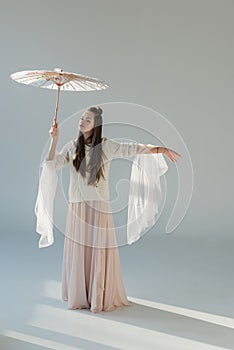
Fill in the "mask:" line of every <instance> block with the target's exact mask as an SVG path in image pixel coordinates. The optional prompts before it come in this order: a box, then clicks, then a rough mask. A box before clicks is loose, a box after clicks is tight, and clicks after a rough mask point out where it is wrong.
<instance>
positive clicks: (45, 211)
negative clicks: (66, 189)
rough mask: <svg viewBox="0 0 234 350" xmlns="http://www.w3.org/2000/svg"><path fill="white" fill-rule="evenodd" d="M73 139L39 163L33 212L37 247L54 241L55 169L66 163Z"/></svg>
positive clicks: (56, 176)
mask: <svg viewBox="0 0 234 350" xmlns="http://www.w3.org/2000/svg"><path fill="white" fill-rule="evenodd" d="M73 142H74V141H69V142H68V143H66V144H65V145H64V146H63V147H62V149H61V151H60V152H56V154H55V158H54V159H53V160H48V159H47V157H48V154H47V156H46V157H45V158H44V160H43V162H42V163H41V167H42V170H41V173H40V176H39V184H38V194H37V199H36V203H35V208H34V212H35V215H36V232H37V233H38V234H40V236H41V237H40V240H39V243H38V245H39V248H45V247H49V246H50V245H52V244H53V242H54V234H53V213H54V198H55V194H56V188H57V184H58V175H57V170H59V169H61V168H62V167H64V166H65V165H67V164H68V162H69V160H70V158H71V155H72V152H71V151H72V146H73Z"/></svg>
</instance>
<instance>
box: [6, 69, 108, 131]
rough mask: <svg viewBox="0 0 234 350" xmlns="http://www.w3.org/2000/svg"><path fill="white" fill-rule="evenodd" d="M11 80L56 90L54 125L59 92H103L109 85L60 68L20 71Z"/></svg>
mask: <svg viewBox="0 0 234 350" xmlns="http://www.w3.org/2000/svg"><path fill="white" fill-rule="evenodd" d="M10 77H11V79H12V80H15V81H16V82H18V83H22V84H26V85H29V86H36V87H40V88H43V89H53V90H58V92H57V101H56V108H55V118H54V122H55V125H56V124H57V114H58V104H59V96H60V91H61V90H63V91H93V90H105V89H107V88H108V87H109V85H108V84H107V83H106V82H104V81H102V80H98V79H96V78H91V77H88V76H85V75H81V74H76V73H70V72H64V71H63V70H62V69H60V68H55V69H54V70H53V71H51V70H28V71H20V72H16V73H13V74H11V75H10Z"/></svg>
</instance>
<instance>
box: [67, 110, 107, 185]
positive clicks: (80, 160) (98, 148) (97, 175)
mask: <svg viewBox="0 0 234 350" xmlns="http://www.w3.org/2000/svg"><path fill="white" fill-rule="evenodd" d="M88 111H90V112H93V113H94V126H93V129H92V135H91V136H90V137H89V139H88V141H89V142H88V143H91V147H90V151H89V152H90V153H89V154H90V160H89V164H88V165H86V158H85V140H84V135H83V133H82V132H81V131H79V134H78V139H77V141H76V150H75V153H74V156H73V165H74V167H75V169H76V171H77V172H78V171H80V174H81V175H82V176H83V177H86V171H87V172H89V173H90V176H89V180H88V185H96V186H97V183H98V182H99V180H100V179H101V177H102V178H103V179H105V176H104V163H103V157H105V154H104V152H103V151H102V124H103V118H102V113H103V110H102V109H101V107H99V106H95V107H90V108H88Z"/></svg>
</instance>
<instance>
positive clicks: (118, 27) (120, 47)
mask: <svg viewBox="0 0 234 350" xmlns="http://www.w3.org/2000/svg"><path fill="white" fill-rule="evenodd" d="M233 30H234V3H233V1H229V0H225V1H217V0H205V1H203V0H197V1H191V0H188V1H187V0H176V1H172V0H171V1H169V0H163V1H159V0H156V1H150V0H146V1H138V0H137V1H135V0H134V1H130V0H127V1H120V2H116V1H112V0H111V1H107V0H99V1H90V0H86V1H72V0H68V1H66V2H65V1H54V0H50V1H40V2H38V1H25V0H22V1H16V0H15V1H12V0H8V1H7V2H1V9H0V38H1V84H0V91H1V105H0V108H1V138H0V140H1V150H2V164H1V199H2V200H1V222H0V229H1V264H0V266H1V276H2V281H3V283H2V285H1V310H2V312H1V316H0V320H1V321H2V326H3V328H4V329H5V330H6V329H7V330H14V331H18V332H21V331H22V332H23V331H24V332H25V333H30V332H31V334H33V330H32V328H30V327H29V320H32V319H34V316H35V312H36V311H35V310H37V305H38V304H40V303H43V305H50V306H53V305H54V306H56V305H57V304H56V303H59V305H63V306H62V307H63V308H65V304H63V303H62V302H61V301H59V297H60V296H59V293H58V300H57V301H53V298H52V297H51V296H49V295H48V293H50V292H48V293H47V292H46V290H47V291H48V290H50V288H49V286H53V287H51V290H54V293H55V294H56V293H57V289H56V288H57V286H59V285H60V281H61V266H62V249H63V238H64V237H63V236H62V235H61V234H60V233H59V232H57V231H56V232H55V238H56V244H54V245H53V246H52V247H50V248H49V249H38V245H37V242H38V239H39V236H38V234H37V233H36V231H35V224H36V217H35V214H34V206H35V200H36V195H37V189H38V187H37V186H38V170H39V162H40V160H41V154H42V150H43V147H44V145H45V143H46V142H47V140H48V137H49V129H50V126H51V122H52V117H53V115H54V109H55V101H56V92H55V91H53V90H47V89H38V88H34V87H27V86H25V85H23V84H17V83H15V82H13V81H12V80H11V79H10V77H9V76H10V74H11V73H14V72H16V71H20V70H28V69H54V68H57V67H60V68H62V69H64V70H65V71H70V72H77V73H81V74H84V75H88V76H93V77H97V78H100V79H103V80H106V81H107V82H109V83H110V85H111V88H109V89H107V90H106V91H100V92H89V93H70V92H62V93H61V96H60V104H59V115H58V122H61V121H62V120H64V119H65V118H66V117H68V116H69V115H72V114H73V113H75V112H76V111H78V110H81V109H82V108H87V107H89V106H92V105H96V104H99V105H102V104H104V103H108V102H112V101H113V102H114V101H122V102H126V103H136V104H139V105H142V106H146V107H148V108H151V109H154V110H155V111H157V112H159V113H160V114H162V115H163V116H164V117H165V118H166V119H168V120H169V121H170V122H171V123H172V124H173V125H174V126H175V128H176V129H177V130H178V132H179V133H180V135H181V136H182V137H183V140H184V142H185V143H186V146H187V148H188V151H189V153H190V157H191V160H192V164H193V170H194V189H193V196H192V199H191V203H190V206H189V208H188V211H187V213H186V215H185V217H184V218H183V220H182V222H181V224H180V225H179V226H178V227H177V228H176V230H175V231H174V232H173V234H171V235H166V234H165V225H166V223H167V221H168V218H169V215H170V213H171V210H172V207H173V205H174V202H175V195H176V190H175V186H176V185H177V173H176V169H175V166H174V165H173V164H172V163H171V162H170V161H169V160H168V159H166V161H167V164H168V166H169V170H168V172H167V174H166V180H167V186H168V198H167V201H166V204H165V209H164V212H163V213H162V215H161V217H160V220H159V221H158V223H157V225H156V226H155V227H154V228H153V229H152V230H151V231H150V232H149V233H148V234H147V235H145V236H144V237H143V238H142V239H140V240H139V241H138V242H137V244H135V245H133V246H124V247H121V248H120V249H119V252H120V259H121V266H122V272H123V277H124V282H125V286H126V290H127V294H128V295H129V296H132V297H135V298H139V299H142V300H149V301H152V302H155V303H159V304H162V305H169V306H176V307H180V308H185V309H188V310H194V311H199V312H206V313H209V314H213V315H216V316H223V317H228V318H231V319H233V317H234V297H233V288H234V282H233V267H234V262H233V253H234V248H233V246H234V244H233V243H234V241H233V209H232V208H233V195H234V191H233V176H234V165H233V161H232V150H233V128H234V121H233V120H234V119H233V95H234V74H233V62H234V45H233V44H234V42H233ZM104 112H105V108H104ZM107 118H108V116H107V115H105V113H104V121H107ZM77 125H78V123H77ZM131 136H133V135H130V137H131ZM136 141H138V142H141V141H142V140H141V139H136ZM168 146H169V147H170V148H172V149H175V150H177V149H176V148H175V146H174V145H173V143H172V144H170V145H168ZM177 164H178V167H179V161H178V163H177ZM139 261H140V262H141V263H140V264H139ZM53 303H54V304H53ZM9 305H11V309H9ZM147 310H148V309H147V307H145V308H143V311H145V312H146V314H147V312H148V311H147ZM137 312H139V313H137V315H138V316H139V317H140V315H141V314H142V309H138V311H137ZM115 315H117V314H115ZM125 315H127V314H126V311H125ZM37 317H38V318H39V316H38V315H37ZM110 317H113V318H114V317H115V316H114V315H113V316H110ZM116 317H117V316H116ZM126 317H127V316H126ZM136 317H137V316H136ZM41 319H43V314H42V315H41ZM146 319H147V317H146ZM126 322H127V321H126ZM129 322H130V321H129ZM145 322H147V321H145ZM139 324H140V325H141V326H142V327H145V324H144V322H143V321H142V324H141V323H139ZM203 326H204V327H206V325H203ZM165 327H166V326H165ZM165 329H166V328H165ZM219 331H220V330H219V329H218V330H216V332H215V333H216V334H218V333H219ZM222 331H223V332H227V334H226V335H227V336H226V344H225V343H223V345H226V347H228V348H233V347H232V346H233V345H232V342H231V335H232V336H233V334H232V333H231V332H232V330H231V328H227V329H226V330H223V329H222ZM40 332H42V335H43V336H45V334H43V331H42V330H41V331H40ZM166 332H170V331H169V330H168V329H167V331H166ZM207 333H208V332H207ZM204 334H205V333H204ZM35 335H37V333H36V331H35V330H34V336H35ZM54 337H55V338H56V335H54ZM184 337H185V338H186V335H184ZM204 337H205V335H204ZM190 338H193V340H194V341H196V340H198V338H199V337H198V336H197V337H196V335H194V334H193V336H191V337H190ZM200 341H204V342H206V339H204V338H202V339H201V340H200ZM209 341H210V342H211V343H212V342H214V343H216V338H214V339H213V340H209ZM67 342H68V340H67ZM216 344H217V343H216ZM87 348H88V345H87ZM24 349H26V347H25V348H24ZM180 349H182V347H181V348H180Z"/></svg>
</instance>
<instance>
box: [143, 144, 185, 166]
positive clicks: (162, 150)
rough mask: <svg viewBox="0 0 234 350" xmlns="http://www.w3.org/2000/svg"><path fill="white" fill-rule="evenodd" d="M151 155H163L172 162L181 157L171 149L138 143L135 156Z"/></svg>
mask: <svg viewBox="0 0 234 350" xmlns="http://www.w3.org/2000/svg"><path fill="white" fill-rule="evenodd" d="M151 153H163V154H165V156H167V157H168V158H169V159H170V160H171V161H172V162H174V161H176V160H178V159H179V158H180V157H181V155H180V154H179V153H177V152H175V151H173V150H172V149H169V148H166V147H162V146H154V145H151V144H147V145H145V144H143V143H138V148H137V154H151Z"/></svg>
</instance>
